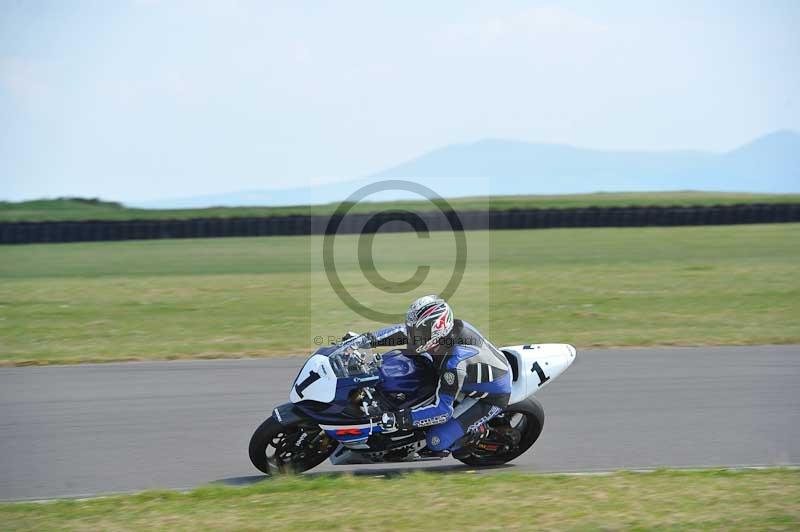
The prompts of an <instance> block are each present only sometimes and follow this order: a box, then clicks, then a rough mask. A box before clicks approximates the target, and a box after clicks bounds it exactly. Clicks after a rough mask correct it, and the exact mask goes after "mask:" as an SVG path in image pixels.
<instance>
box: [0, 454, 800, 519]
mask: <svg viewBox="0 0 800 532" xmlns="http://www.w3.org/2000/svg"><path fill="white" fill-rule="evenodd" d="M454 498H457V499H458V500H459V501H462V502H461V504H454V503H453V499H454ZM309 501H313V502H312V503H311V505H310V506H309ZM0 523H3V528H4V529H5V530H36V531H39V530H87V531H88V530H92V531H93V530H265V529H266V530H376V529H385V530H405V529H408V530H412V529H413V530H597V529H601V530H607V529H620V528H626V529H628V528H633V529H640V530H643V529H648V530H649V529H669V530H676V529H681V530H683V529H686V530H697V529H702V530H797V529H798V528H800V472H798V471H796V470H781V469H773V470H764V471H742V472H730V471H658V472H654V473H615V474H613V475H594V476H566V475H554V476H545V475H526V474H513V473H499V474H496V475H475V474H469V473H461V474H451V475H436V474H430V473H414V474H411V475H408V476H402V477H399V478H389V479H375V478H365V477H356V478H354V477H346V476H345V477H337V476H320V477H316V478H308V477H305V478H288V479H279V480H272V481H269V480H268V481H264V482H261V483H258V484H255V485H253V486H250V487H246V488H229V487H207V488H200V489H197V490H194V491H192V492H189V493H176V492H166V491H159V492H145V493H142V494H138V495H123V496H113V497H106V498H101V499H94V500H83V501H58V502H49V503H11V504H0Z"/></svg>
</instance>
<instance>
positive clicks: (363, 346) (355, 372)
mask: <svg viewBox="0 0 800 532" xmlns="http://www.w3.org/2000/svg"><path fill="white" fill-rule="evenodd" d="M328 358H330V361H331V366H332V367H333V372H334V373H335V374H336V376H337V377H339V378H347V377H356V376H363V375H373V374H375V373H376V372H377V370H378V367H379V366H380V361H381V359H380V355H379V354H377V353H375V352H374V351H373V349H372V347H371V345H370V341H369V338H367V337H366V336H359V337H356V338H353V339H352V340H348V341H347V342H345V343H343V344H342V345H341V346H339V348H337V349H336V350H335V351H333V352H332V353H331V354H330V355H328Z"/></svg>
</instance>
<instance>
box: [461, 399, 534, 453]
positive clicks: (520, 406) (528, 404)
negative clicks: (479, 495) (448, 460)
mask: <svg viewBox="0 0 800 532" xmlns="http://www.w3.org/2000/svg"><path fill="white" fill-rule="evenodd" d="M514 414H522V415H523V416H524V423H525V424H524V426H521V428H520V429H518V430H519V432H520V434H519V436H520V439H519V443H517V444H516V445H515V446H514V447H513V448H512V449H508V450H507V451H504V452H497V453H496V454H487V453H484V452H480V450H479V449H475V448H472V449H464V452H459V451H461V449H459V451H456V452H455V453H454V454H453V457H454V458H455V459H456V460H459V461H460V462H462V463H464V464H467V465H469V466H473V467H487V466H497V465H502V464H505V463H507V462H510V461H511V460H514V459H515V458H518V457H519V456H520V455H521V454H523V453H524V452H525V451H527V450H528V449H530V448H531V446H532V445H533V444H534V443H536V440H537V439H539V435H540V434H541V433H542V428H544V409H543V408H542V405H541V404H540V403H539V401H537V400H536V399H534V398H533V397H528V398H527V399H525V400H524V401H520V402H519V403H514V404H513V405H509V406H508V408H506V409H505V410H504V411H503V413H502V414H501V415H500V416H497V417H495V418H493V419H491V420H490V421H489V422H488V425H489V428H490V429H495V431H496V429H498V428H501V426H503V428H504V426H505V425H508V423H509V420H510V419H512V418H513V416H514ZM501 416H502V417H501ZM520 425H522V424H520ZM489 434H490V437H491V434H492V431H491V430H490V433H489Z"/></svg>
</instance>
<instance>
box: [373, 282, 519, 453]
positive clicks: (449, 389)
mask: <svg viewBox="0 0 800 532" xmlns="http://www.w3.org/2000/svg"><path fill="white" fill-rule="evenodd" d="M371 336H372V338H371V341H372V344H373V345H374V346H387V345H388V346H398V345H406V346H407V347H406V349H405V354H406V355H410V356H423V357H425V358H427V359H428V360H429V362H431V365H432V367H433V369H434V370H435V371H436V373H437V377H438V386H437V388H436V393H435V396H434V398H433V402H432V403H430V404H426V405H422V406H419V407H417V408H413V409H410V410H408V409H404V410H399V411H397V412H386V413H384V414H383V416H382V418H381V425H382V427H383V428H384V430H387V431H393V430H413V429H414V428H425V429H427V430H426V434H425V436H426V442H427V448H428V449H429V450H430V451H433V452H434V453H436V454H439V455H446V454H447V453H448V452H449V451H455V450H457V449H458V448H460V447H461V445H463V443H464V442H465V441H467V440H468V438H471V437H476V436H477V437H479V436H480V435H481V434H482V433H484V432H485V426H484V425H485V423H486V422H487V421H489V420H490V419H491V418H492V417H494V416H496V415H497V414H499V413H500V412H502V410H503V409H504V408H505V407H506V406H508V401H509V398H510V397H511V368H510V366H509V364H508V361H507V359H506V357H505V356H504V355H503V354H502V353H501V352H500V351H499V350H498V349H497V348H496V347H495V346H493V345H492V344H491V343H490V342H489V341H488V340H486V339H485V338H484V337H483V336H482V335H481V334H480V333H479V332H478V331H477V329H475V328H474V327H473V326H472V325H470V324H468V323H467V322H465V321H462V320H457V319H454V317H453V311H452V309H451V308H450V305H448V304H447V302H445V301H444V300H443V299H441V298H440V297H438V296H435V295H428V296H424V297H421V298H419V299H417V300H416V301H414V302H413V303H412V304H411V306H410V307H409V308H408V313H407V314H406V323H405V326H403V325H394V326H391V327H387V328H385V329H381V330H379V331H377V332H375V333H372V335H371Z"/></svg>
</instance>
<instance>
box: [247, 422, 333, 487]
mask: <svg viewBox="0 0 800 532" xmlns="http://www.w3.org/2000/svg"><path fill="white" fill-rule="evenodd" d="M335 448H336V442H335V441H334V440H332V439H331V438H329V437H328V435H327V434H325V432H324V431H323V430H322V429H320V428H319V427H318V426H313V425H302V424H300V423H297V424H289V425H283V424H282V423H281V422H279V421H278V420H277V419H275V417H274V416H271V417H269V418H267V419H266V420H265V421H264V422H263V423H262V424H261V425H260V426H259V427H258V428H257V429H256V431H255V432H254V433H253V436H252V437H251V438H250V448H249V453H250V461H251V462H252V463H253V465H254V466H255V467H256V469H258V470H259V471H261V472H262V473H264V474H267V475H274V474H280V473H302V472H303V471H308V470H309V469H312V468H314V467H316V466H318V465H319V464H321V463H322V462H324V461H325V459H326V458H328V457H329V456H330V455H331V453H332V452H333V451H334V449H335Z"/></svg>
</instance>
